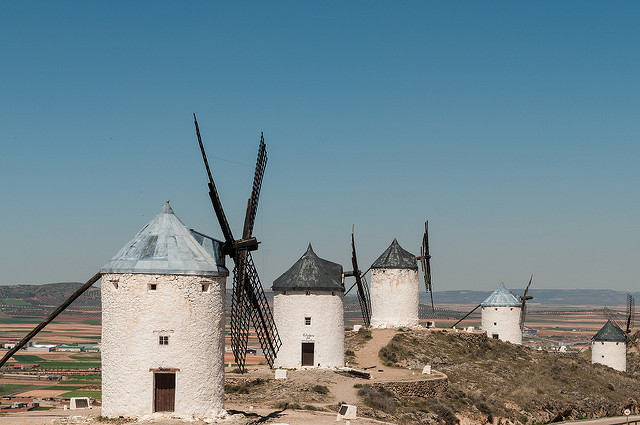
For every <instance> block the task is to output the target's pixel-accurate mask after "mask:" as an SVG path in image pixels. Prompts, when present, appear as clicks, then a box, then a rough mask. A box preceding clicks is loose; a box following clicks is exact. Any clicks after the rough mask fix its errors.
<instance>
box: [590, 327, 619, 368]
mask: <svg viewBox="0 0 640 425" xmlns="http://www.w3.org/2000/svg"><path fill="white" fill-rule="evenodd" d="M591 363H600V364H603V365H605V366H609V367H610V368H613V369H615V370H619V371H620V372H626V371H627V338H626V336H625V334H624V331H623V330H622V329H620V328H619V327H617V326H616V325H614V324H613V323H611V321H610V320H608V321H607V323H605V325H604V326H603V327H602V329H600V330H599V331H598V333H597V334H596V335H595V336H594V337H593V342H592V344H591Z"/></svg>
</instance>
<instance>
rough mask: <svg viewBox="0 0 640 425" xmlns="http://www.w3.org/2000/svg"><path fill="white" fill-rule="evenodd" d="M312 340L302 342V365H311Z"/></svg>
mask: <svg viewBox="0 0 640 425" xmlns="http://www.w3.org/2000/svg"><path fill="white" fill-rule="evenodd" d="M314 345H315V344H314V343H313V342H303V343H302V366H313V350H314Z"/></svg>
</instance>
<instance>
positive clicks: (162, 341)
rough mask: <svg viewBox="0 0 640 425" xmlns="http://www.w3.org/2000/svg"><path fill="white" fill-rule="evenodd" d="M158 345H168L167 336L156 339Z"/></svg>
mask: <svg viewBox="0 0 640 425" xmlns="http://www.w3.org/2000/svg"><path fill="white" fill-rule="evenodd" d="M158 344H159V345H169V335H160V336H159V337H158Z"/></svg>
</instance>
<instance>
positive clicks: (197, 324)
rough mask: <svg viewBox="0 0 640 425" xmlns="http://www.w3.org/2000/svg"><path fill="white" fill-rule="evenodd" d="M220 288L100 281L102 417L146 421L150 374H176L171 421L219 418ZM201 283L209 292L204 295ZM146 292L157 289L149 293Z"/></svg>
mask: <svg viewBox="0 0 640 425" xmlns="http://www.w3.org/2000/svg"><path fill="white" fill-rule="evenodd" d="M225 281H226V278H225V277H213V278H212V277H202V276H172V275H145V274H105V275H103V276H102V415H104V416H106V417H117V416H125V417H136V416H141V415H146V414H150V413H152V412H153V403H154V372H153V371H151V370H153V369H179V370H177V371H176V372H175V375H176V389H175V412H172V413H170V414H169V415H170V416H176V417H183V418H192V417H194V418H212V417H217V416H220V415H221V414H223V413H224V410H223V409H224V300H225ZM115 283H117V288H116V285H115ZM203 283H204V284H208V289H207V291H206V292H203V291H202V284H203ZM150 284H156V285H157V287H156V288H157V289H156V290H155V291H154V290H150V289H149V285H150ZM161 335H162V336H168V337H169V344H168V345H159V336H161ZM156 415H161V414H160V413H158V414H156Z"/></svg>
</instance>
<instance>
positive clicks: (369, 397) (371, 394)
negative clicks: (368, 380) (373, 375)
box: [358, 385, 396, 413]
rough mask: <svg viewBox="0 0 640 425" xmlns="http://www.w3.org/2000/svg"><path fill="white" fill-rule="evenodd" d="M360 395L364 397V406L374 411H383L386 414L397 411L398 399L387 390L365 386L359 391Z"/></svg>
mask: <svg viewBox="0 0 640 425" xmlns="http://www.w3.org/2000/svg"><path fill="white" fill-rule="evenodd" d="M358 395H359V396H360V397H362V399H363V401H364V404H366V405H367V406H369V407H371V408H372V409H375V410H382V411H383V412H385V413H393V412H394V411H395V410H396V397H395V395H394V394H393V393H392V392H391V391H389V390H387V389H386V388H374V387H372V386H371V385H364V386H363V387H362V388H360V389H359V390H358Z"/></svg>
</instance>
